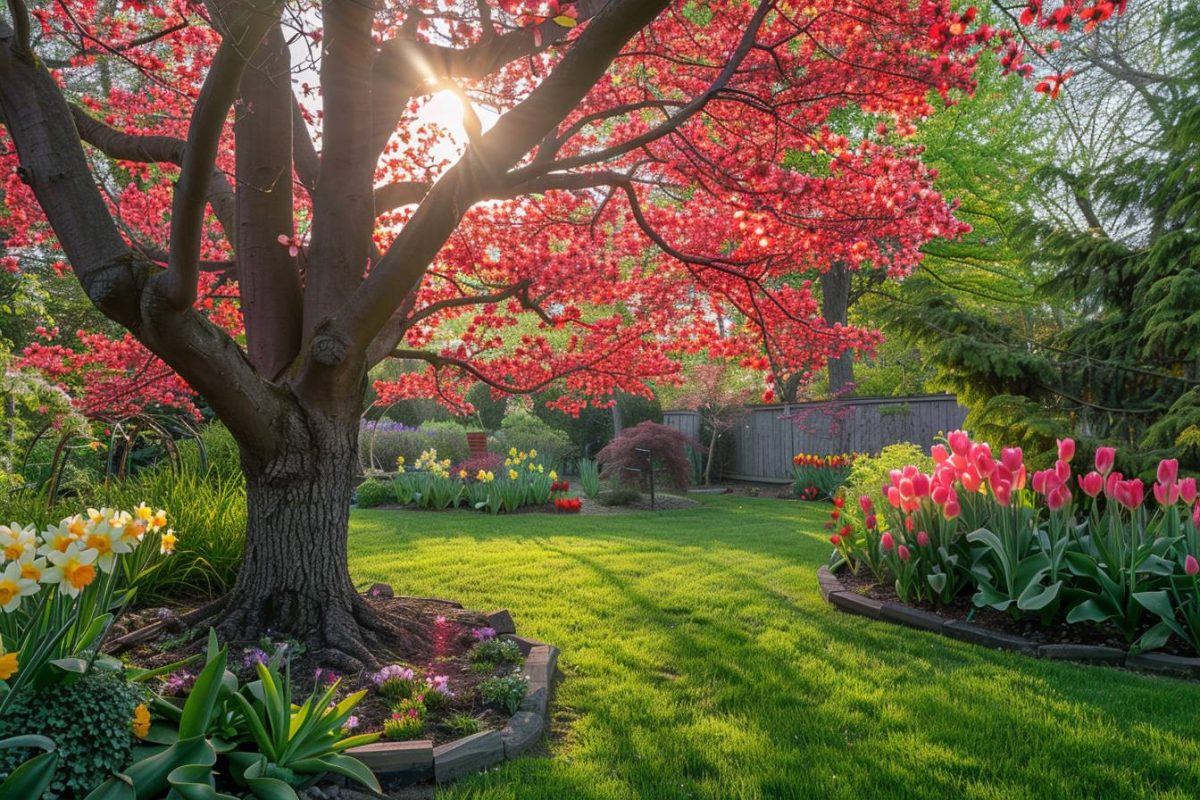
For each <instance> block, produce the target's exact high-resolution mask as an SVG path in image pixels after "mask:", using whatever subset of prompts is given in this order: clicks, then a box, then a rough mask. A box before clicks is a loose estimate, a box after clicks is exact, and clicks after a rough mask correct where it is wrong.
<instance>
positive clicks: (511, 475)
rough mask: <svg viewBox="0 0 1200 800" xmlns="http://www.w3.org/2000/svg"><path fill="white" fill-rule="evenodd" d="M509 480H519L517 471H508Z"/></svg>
mask: <svg viewBox="0 0 1200 800" xmlns="http://www.w3.org/2000/svg"><path fill="white" fill-rule="evenodd" d="M508 479H509V480H510V481H515V480H516V479H517V471H516V470H515V469H510V470H509V471H508Z"/></svg>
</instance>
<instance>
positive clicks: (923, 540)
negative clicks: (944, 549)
mask: <svg viewBox="0 0 1200 800" xmlns="http://www.w3.org/2000/svg"><path fill="white" fill-rule="evenodd" d="M917 546H918V547H929V534H928V533H926V532H925V531H921V532H920V533H918V534H917Z"/></svg>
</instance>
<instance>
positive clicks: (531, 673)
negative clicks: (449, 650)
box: [346, 606, 558, 790]
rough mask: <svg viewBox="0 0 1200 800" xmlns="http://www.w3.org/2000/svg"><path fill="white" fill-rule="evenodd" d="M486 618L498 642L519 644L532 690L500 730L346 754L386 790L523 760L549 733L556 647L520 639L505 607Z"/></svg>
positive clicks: (390, 744)
mask: <svg viewBox="0 0 1200 800" xmlns="http://www.w3.org/2000/svg"><path fill="white" fill-rule="evenodd" d="M459 607H460V608H461V606H459ZM487 620H488V625H489V626H490V627H491V628H494V629H495V631H496V634H497V635H498V636H499V637H500V638H502V639H511V640H512V641H515V642H516V643H517V646H518V647H519V648H521V653H522V655H524V656H525V669H524V674H525V676H526V677H527V678H528V680H529V687H528V689H527V690H526V692H525V698H524V699H523V700H522V701H521V705H520V707H519V708H518V709H517V713H515V714H513V716H512V717H511V718H510V719H509V720H508V723H507V724H506V725H505V726H504V728H503V729H502V730H499V731H497V730H487V731H480V732H479V733H473V734H471V735H470V736H464V737H463V738H461V739H456V740H455V741H453V742H447V743H446V744H443V745H438V746H436V747H435V746H434V745H433V742H432V741H430V740H428V739H418V740H414V741H407V742H385V741H379V742H375V743H374V744H368V745H363V746H362V747H355V748H351V749H350V750H347V751H346V754H347V755H351V756H354V757H355V758H357V759H358V760H359V761H362V762H363V763H364V764H366V765H367V766H368V767H369V768H370V769H371V771H372V772H374V773H375V777H377V778H378V779H379V783H380V785H381V786H382V787H383V788H384V789H385V790H387V789H394V788H397V787H399V786H409V785H412V784H414V783H425V782H427V781H436V782H437V783H447V782H449V781H453V780H457V779H458V778H462V777H464V776H466V775H471V774H474V773H476V772H481V771H483V770H485V769H488V768H489V767H493V766H495V765H497V764H499V763H501V762H503V761H509V760H512V759H514V758H517V757H519V756H520V755H521V754H523V753H525V752H526V751H528V750H529V749H530V748H532V747H533V746H534V745H535V744H537V743H538V742H539V741H541V739H542V736H543V735H545V733H546V730H547V727H548V725H547V721H546V719H547V716H548V715H547V709H548V707H549V703H550V694H551V692H552V690H553V687H554V674H555V669H556V667H557V666H558V648H557V647H555V646H554V645H549V644H545V643H544V642H538V641H534V640H533V639H525V638H523V637H520V636H517V635H516V626H515V625H514V624H513V618H512V615H511V614H510V613H509V612H508V610H507V609H500V610H499V611H493V612H492V613H491V614H488V615H487Z"/></svg>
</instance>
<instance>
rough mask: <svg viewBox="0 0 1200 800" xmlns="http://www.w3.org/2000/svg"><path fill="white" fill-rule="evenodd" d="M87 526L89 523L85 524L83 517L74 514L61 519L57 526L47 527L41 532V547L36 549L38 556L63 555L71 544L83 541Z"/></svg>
mask: <svg viewBox="0 0 1200 800" xmlns="http://www.w3.org/2000/svg"><path fill="white" fill-rule="evenodd" d="M88 525H89V522H85V521H84V519H83V517H81V516H80V515H79V514H76V515H75V516H73V517H65V518H63V519H62V520H61V521H60V522H59V523H58V524H57V525H49V526H47V528H46V530H44V531H42V546H41V547H39V548H38V554H39V555H43V556H44V555H49V554H50V553H55V552H57V553H65V552H66V550H67V548H68V547H69V546H70V545H71V544H72V543H74V542H78V541H80V540H82V539H83V537H84V536H85V535H86V534H87V529H88Z"/></svg>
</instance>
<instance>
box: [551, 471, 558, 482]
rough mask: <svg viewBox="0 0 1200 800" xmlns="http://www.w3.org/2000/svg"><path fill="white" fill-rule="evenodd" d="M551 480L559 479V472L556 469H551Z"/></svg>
mask: <svg viewBox="0 0 1200 800" xmlns="http://www.w3.org/2000/svg"><path fill="white" fill-rule="evenodd" d="M550 480H552V481H556V480H558V473H557V472H556V471H554V470H550Z"/></svg>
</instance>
